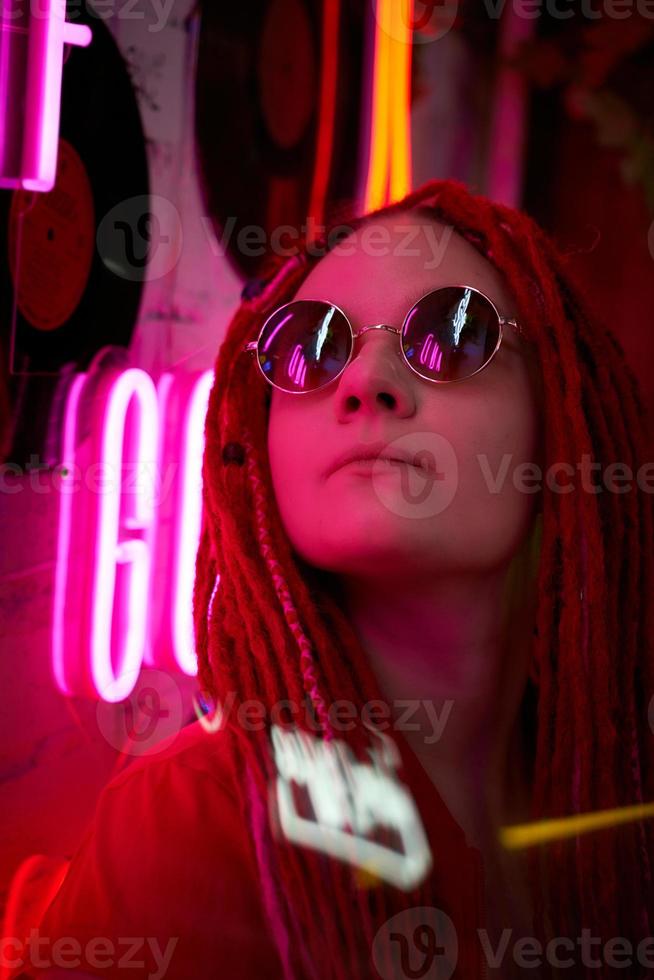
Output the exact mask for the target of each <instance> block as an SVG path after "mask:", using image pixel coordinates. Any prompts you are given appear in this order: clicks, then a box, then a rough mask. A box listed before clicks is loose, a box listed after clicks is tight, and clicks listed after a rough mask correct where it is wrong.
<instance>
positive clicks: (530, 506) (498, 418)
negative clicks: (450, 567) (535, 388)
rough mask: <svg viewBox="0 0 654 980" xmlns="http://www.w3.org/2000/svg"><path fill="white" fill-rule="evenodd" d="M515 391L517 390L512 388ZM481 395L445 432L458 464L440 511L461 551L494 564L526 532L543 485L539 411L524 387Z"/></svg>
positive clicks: (510, 552)
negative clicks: (510, 397)
mask: <svg viewBox="0 0 654 980" xmlns="http://www.w3.org/2000/svg"><path fill="white" fill-rule="evenodd" d="M516 394H517V393H516ZM521 394H522V395H523V397H521V398H516V399H515V400H509V402H508V403H509V404H512V405H515V406H519V410H518V407H516V410H515V411H508V410H507V398H506V393H505V395H504V396H503V397H498V398H493V397H491V398H488V399H485V403H484V405H483V408H484V410H483V411H479V409H478V408H476V409H475V410H474V411H473V412H470V413H469V414H467V415H463V416H462V417H461V416H460V417H459V419H458V420H457V424H456V425H452V426H451V427H450V431H449V433H448V432H444V435H445V436H446V437H447V438H448V439H449V440H450V442H451V443H452V446H453V449H454V454H455V456H456V460H457V464H458V473H457V490H456V493H455V494H454V497H453V499H452V503H451V504H450V506H449V507H448V509H447V510H446V511H445V513H444V514H443V517H444V518H445V524H446V531H447V534H448V535H451V540H452V542H453V543H454V542H455V546H456V550H457V552H458V553H459V554H460V555H464V554H465V553H466V552H467V551H468V550H469V552H470V553H471V554H472V553H474V554H476V556H477V558H478V559H479V560H480V562H482V563H485V562H487V563H488V564H490V565H492V564H495V563H501V562H504V561H506V560H507V559H508V558H510V557H511V556H512V555H513V554H514V553H515V552H516V550H517V549H518V548H519V546H520V544H521V542H522V541H523V539H524V537H525V535H526V534H527V532H528V530H529V527H530V525H531V521H532V518H533V513H534V508H535V507H537V506H538V502H539V497H540V491H539V487H540V485H541V482H542V481H541V479H540V476H541V470H540V466H539V460H540V453H539V442H540V433H539V424H538V414H537V411H536V408H535V406H534V403H533V401H532V399H531V398H530V397H528V392H527V393H525V392H522V393H521Z"/></svg>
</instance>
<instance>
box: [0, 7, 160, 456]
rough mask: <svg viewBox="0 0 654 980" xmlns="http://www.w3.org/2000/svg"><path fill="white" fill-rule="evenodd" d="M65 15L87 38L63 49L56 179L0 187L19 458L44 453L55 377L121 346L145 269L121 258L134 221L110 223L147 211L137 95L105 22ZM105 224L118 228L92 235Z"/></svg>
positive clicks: (0, 281) (10, 433) (6, 452)
mask: <svg viewBox="0 0 654 980" xmlns="http://www.w3.org/2000/svg"><path fill="white" fill-rule="evenodd" d="M69 19H71V20H75V21H76V22H78V23H86V24H88V25H89V26H90V27H91V30H92V32H93V38H92V41H91V43H90V45H89V46H88V47H87V48H73V47H69V48H67V49H66V52H65V63H64V68H63V78H62V101H61V121H60V140H59V147H58V160H57V177H56V182H55V186H54V188H53V189H52V191H50V192H48V193H33V192H26V191H16V192H12V191H7V190H3V191H0V340H1V342H2V355H3V357H2V360H3V362H4V363H3V365H2V369H3V374H4V375H5V380H6V386H7V389H8V400H9V404H10V411H11V419H10V420H9V425H6V424H5V427H4V432H3V446H2V455H3V456H4V458H5V459H6V458H7V457H10V458H11V459H12V460H13V461H16V462H18V463H21V462H22V460H23V459H29V458H30V457H32V458H33V455H34V454H37V456H38V457H39V459H42V458H43V454H44V447H45V443H46V441H47V439H46V431H45V429H46V425H47V419H48V406H49V405H50V403H51V402H52V400H53V398H54V397H55V392H56V391H57V388H58V387H59V388H60V387H61V385H60V381H61V379H62V376H65V375H70V373H71V372H74V371H81V370H84V369H85V368H86V367H87V366H88V365H89V363H90V361H91V360H92V359H93V357H94V356H95V355H96V354H97V352H98V351H99V350H101V349H102V348H103V347H106V346H116V345H117V346H127V345H128V344H129V342H130V339H131V336H132V332H133V329H134V325H135V323H136V320H137V317H138V312H139V307H140V302H141V295H142V288H143V279H144V275H143V274H142V271H141V272H139V270H138V269H136V268H135V269H130V268H129V267H128V263H127V260H126V255H129V254H131V253H130V249H131V250H132V251H134V249H133V245H134V243H133V240H131V239H133V236H134V230H133V229H132V228H130V227H128V225H129V222H125V221H124V220H121V221H120V223H119V219H123V218H124V213H123V212H124V211H125V208H126V207H127V208H128V209H130V208H131V214H132V215H134V214H135V213H136V212H137V211H139V210H140V211H145V212H147V203H148V200H149V177H148V163H147V156H146V145H145V138H144V133H143V127H142V122H141V117H140V112H139V108H138V104H137V99H136V95H135V92H134V89H133V87H132V84H131V81H130V77H129V72H128V69H127V65H126V62H125V60H124V58H123V56H122V54H121V53H120V50H119V49H118V46H117V45H116V43H115V41H114V39H113V37H112V35H111V33H110V31H109V29H108V28H107V27H106V26H105V24H104V23H103V22H102V20H101V19H100V18H98V17H90V16H89V15H88V13H86V11H83V10H81V9H80V8H79V7H78V6H77V5H76V6H75V7H74V9H73V11H72V13H70V14H69ZM130 202H131V203H130ZM114 216H115V220H114ZM103 222H104V228H105V229H106V227H107V222H109V223H112V227H114V231H115V229H116V228H119V227H120V228H121V229H122V230H121V231H120V233H114V234H108V233H103V234H100V235H99V234H98V229H100V228H101V227H102V226H103ZM139 230H140V233H141V235H142V234H143V223H142V222H141V223H140V225H139ZM127 238H130V241H127ZM142 244H143V243H142V242H141V245H142ZM145 244H146V248H145V251H146V253H147V242H146V243H145ZM142 251H143V249H141V252H142ZM51 441H52V440H50V442H51ZM46 462H47V460H46Z"/></svg>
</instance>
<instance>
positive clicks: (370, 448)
mask: <svg viewBox="0 0 654 980" xmlns="http://www.w3.org/2000/svg"><path fill="white" fill-rule="evenodd" d="M363 459H389V460H395V461H397V462H401V463H408V464H409V465H410V466H415V467H416V469H420V470H422V471H424V472H430V471H431V470H432V469H433V466H432V464H431V459H430V456H429V454H427V455H426V456H425V454H423V453H419V452H410V451H408V450H406V449H402V448H400V447H399V446H389V445H388V444H387V443H385V442H369V443H359V445H357V446H353V447H351V448H350V449H347V450H345V452H343V453H341V454H340V456H338V457H337V458H336V459H335V460H334V462H333V463H332V464H331V466H330V467H329V469H328V471H327V475H328V476H331V474H332V473H335V472H336V470H339V469H341V467H343V466H346V465H347V464H348V463H352V462H355V461H356V460H363Z"/></svg>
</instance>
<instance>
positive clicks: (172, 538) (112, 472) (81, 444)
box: [52, 368, 213, 702]
mask: <svg viewBox="0 0 654 980" xmlns="http://www.w3.org/2000/svg"><path fill="white" fill-rule="evenodd" d="M212 382H213V372H211V371H205V372H203V373H200V374H194V375H175V374H168V373H167V374H164V375H163V376H162V377H161V378H160V380H159V382H158V384H157V385H155V383H154V381H153V380H152V378H151V377H150V376H149V375H148V374H147V373H146V372H145V371H142V370H140V369H137V368H130V369H128V370H122V371H119V370H116V369H111V370H109V371H105V372H104V373H103V374H102V375H101V376H96V375H93V376H91V375H87V374H80V375H77V376H76V378H75V380H74V381H73V384H72V385H71V388H70V390H69V393H68V399H67V405H66V412H65V420H64V432H63V451H62V461H61V465H60V467H59V478H58V481H57V482H58V489H59V492H60V507H59V526H58V541H57V563H56V571H55V590H54V607H53V632H52V665H53V674H54V677H55V681H56V683H57V686H58V687H59V689H60V690H61V691H62V692H63V693H64V694H67V695H85V696H91V697H94V698H99V699H102V700H105V701H110V702H115V701H120V700H123V699H124V698H126V697H127V696H128V695H129V694H130V692H131V691H132V690H133V688H134V686H135V684H136V681H137V679H138V673H139V670H140V668H141V665H142V664H144V663H145V664H148V665H153V664H157V665H159V666H162V667H165V668H168V669H173V670H180V671H182V672H183V673H185V674H187V675H190V676H193V675H194V674H195V673H196V672H197V664H196V657H195V649H194V638H193V619H192V598H193V581H194V575H195V556H196V553H197V547H198V542H199V536H200V527H201V519H202V480H201V468H202V456H203V450H204V418H205V415H206V411H207V402H208V398H209V392H210V390H211V385H212Z"/></svg>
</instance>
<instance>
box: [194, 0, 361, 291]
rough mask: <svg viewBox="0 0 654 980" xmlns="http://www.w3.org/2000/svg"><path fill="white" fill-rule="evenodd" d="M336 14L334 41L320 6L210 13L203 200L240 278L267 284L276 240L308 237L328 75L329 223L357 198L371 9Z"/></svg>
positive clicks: (264, 3)
mask: <svg viewBox="0 0 654 980" xmlns="http://www.w3.org/2000/svg"><path fill="white" fill-rule="evenodd" d="M335 9H338V10H339V16H338V23H337V25H336V27H335V28H334V36H332V37H331V38H327V37H325V33H324V30H325V29H324V18H323V0H260V2H258V3H256V4H245V5H239V4H231V3H214V2H213V0H204V3H203V4H202V21H201V29H200V42H199V52H198V69H197V79H196V120H195V121H196V127H195V130H196V140H197V146H198V155H199V162H200V166H201V176H202V183H203V192H204V197H205V201H206V204H207V208H208V210H209V213H210V215H211V218H212V220H213V224H214V230H215V233H216V236H217V238H218V240H219V242H220V243H221V244H222V246H223V247H224V249H225V253H226V255H227V257H228V258H229V260H230V261H231V263H232V265H233V267H234V268H235V269H236V271H237V272H239V273H240V274H241V275H242V276H247V277H252V276H256V275H257V274H258V272H259V271H260V269H261V267H262V265H263V264H264V263H265V258H266V255H267V254H269V252H270V251H271V250H273V249H274V247H275V246H274V244H273V242H274V239H273V238H272V236H273V233H274V232H275V229H277V230H279V228H280V227H281V226H282V225H288V226H289V230H288V232H287V233H286V234H285V237H284V238H281V239H280V240H279V244H280V245H281V247H282V249H289V248H291V247H292V245H293V240H294V237H297V236H301V235H302V234H303V232H304V228H306V219H307V216H308V215H309V213H310V205H311V197H312V187H313V185H314V178H315V174H316V166H317V164H318V152H319V129H320V125H321V88H322V85H323V83H324V73H325V72H326V71H328V70H329V69H328V65H332V70H333V66H334V65H335V66H336V68H335V72H334V86H333V98H332V97H330V98H329V99H328V101H329V103H330V104H331V105H332V107H333V117H332V119H333V123H332V124H331V125H330V129H331V132H332V135H331V138H330V140H329V147H330V150H329V159H327V160H324V159H323V160H321V161H320V164H321V166H322V167H323V168H326V169H327V171H328V180H327V186H326V191H325V194H324V202H323V203H324V208H323V212H324V213H329V208H330V206H331V205H333V204H334V203H336V204H338V203H340V202H341V201H344V200H347V199H349V198H350V197H352V195H353V193H354V188H355V183H356V178H357V173H356V168H357V150H358V144H359V124H360V110H361V71H362V63H363V56H362V51H363V37H364V21H365V15H366V5H365V3H362V2H360V0H352V2H351V3H347V4H345V3H343V4H338V5H336V6H335ZM324 213H323V215H322V217H324ZM313 217H314V219H316V218H317V219H318V220H320V217H321V216H317V215H313ZM296 232H297V236H296V235H295V233H296Z"/></svg>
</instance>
